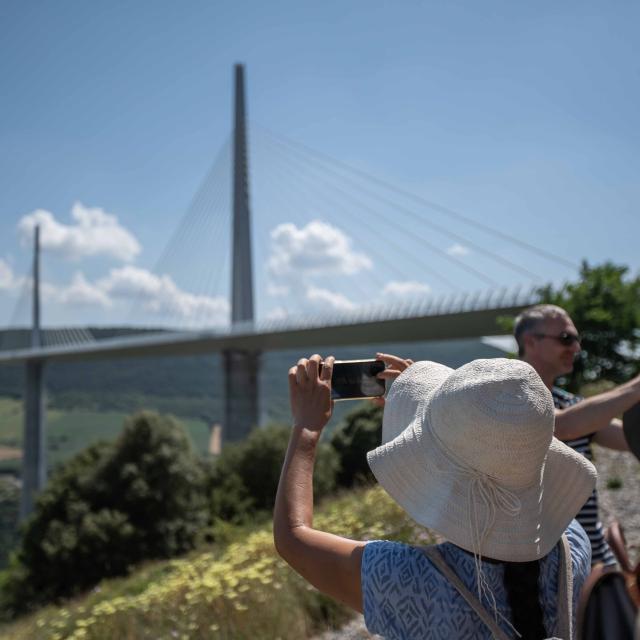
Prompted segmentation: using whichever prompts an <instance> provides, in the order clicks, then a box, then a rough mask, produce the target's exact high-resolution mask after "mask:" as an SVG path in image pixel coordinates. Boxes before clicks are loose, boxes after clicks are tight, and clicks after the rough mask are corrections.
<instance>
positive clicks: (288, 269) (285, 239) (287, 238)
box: [267, 220, 373, 278]
mask: <svg viewBox="0 0 640 640" xmlns="http://www.w3.org/2000/svg"><path fill="white" fill-rule="evenodd" d="M372 266H373V264H372V262H371V260H370V259H369V257H368V256H366V255H364V254H363V253H358V252H356V251H354V250H353V249H352V247H351V238H349V237H348V236H347V235H346V234H344V233H343V232H342V231H341V230H340V229H338V228H337V227H333V226H331V225H329V224H327V223H325V222H321V221H320V220H313V221H312V222H310V223H309V224H307V225H306V226H305V227H300V228H298V227H296V225H295V224H293V223H292V222H287V223H284V224H280V225H278V226H277V227H275V229H273V230H272V231H271V255H270V256H269V259H268V261H267V267H268V269H269V271H270V273H271V274H272V275H274V276H277V277H281V278H291V277H293V278H300V277H304V276H308V275H323V274H325V275H326V274H342V275H352V274H355V273H358V272H359V271H362V270H363V269H371V268H372Z"/></svg>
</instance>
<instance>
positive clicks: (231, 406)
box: [222, 349, 261, 443]
mask: <svg viewBox="0 0 640 640" xmlns="http://www.w3.org/2000/svg"><path fill="white" fill-rule="evenodd" d="M260 355H261V354H260V352H259V351H245V350H240V349H227V350H225V351H223V354H222V357H223V360H224V374H225V404H224V423H223V427H222V441H223V443H226V442H234V441H238V440H243V439H244V438H246V437H247V436H248V435H249V433H250V432H251V430H252V429H254V428H255V427H257V426H258V420H259V407H258V371H259V367H260Z"/></svg>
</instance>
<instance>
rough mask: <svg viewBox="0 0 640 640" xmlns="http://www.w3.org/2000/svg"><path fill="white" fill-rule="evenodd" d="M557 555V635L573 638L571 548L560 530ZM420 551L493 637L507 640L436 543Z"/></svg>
mask: <svg viewBox="0 0 640 640" xmlns="http://www.w3.org/2000/svg"><path fill="white" fill-rule="evenodd" d="M559 547H560V558H559V560H560V561H559V563H558V613H557V618H558V631H559V634H560V635H559V636H558V637H559V638H563V639H565V640H571V638H573V569H572V566H571V548H570V547H569V541H568V540H567V536H566V535H565V534H562V538H561V539H560V543H559ZM421 550H422V552H423V553H424V554H425V555H426V556H427V558H429V560H431V562H432V563H433V564H434V565H435V567H436V568H437V569H438V570H439V571H440V573H441V574H442V575H443V576H444V577H445V578H446V579H447V580H448V581H449V583H450V584H451V586H453V587H455V589H456V590H457V591H458V593H459V594H460V595H461V596H462V597H463V598H464V599H465V600H466V602H467V604H468V605H469V606H470V607H471V608H472V609H473V610H474V611H475V612H476V613H477V614H478V616H479V618H480V619H481V620H482V622H484V624H485V625H486V626H487V627H488V628H489V630H490V631H491V633H492V634H493V637H494V638H496V640H509V636H508V635H507V634H506V633H505V632H504V631H503V630H502V629H501V628H500V627H499V626H498V623H497V622H496V621H495V620H494V619H493V618H492V617H491V616H490V615H489V613H488V611H487V610H486V609H485V608H484V606H483V605H482V603H481V602H480V601H479V600H478V598H477V597H476V596H475V595H474V594H473V593H471V591H470V590H469V589H467V587H466V586H465V584H464V583H463V582H462V580H460V578H459V577H458V576H457V575H456V573H455V572H454V571H453V569H451V567H449V565H448V564H447V563H446V562H445V560H444V558H443V557H442V554H441V553H440V551H438V548H437V547H436V546H428V547H421Z"/></svg>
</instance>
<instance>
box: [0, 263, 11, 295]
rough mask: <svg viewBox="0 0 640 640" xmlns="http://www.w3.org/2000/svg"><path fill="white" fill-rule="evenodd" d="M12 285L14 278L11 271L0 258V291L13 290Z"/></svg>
mask: <svg viewBox="0 0 640 640" xmlns="http://www.w3.org/2000/svg"><path fill="white" fill-rule="evenodd" d="M14 285H15V277H14V275H13V269H12V268H11V267H10V266H9V265H8V264H7V263H6V262H5V261H4V260H3V259H2V258H0V290H1V289H13V287H14Z"/></svg>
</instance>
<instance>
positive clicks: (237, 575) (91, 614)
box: [0, 487, 431, 640]
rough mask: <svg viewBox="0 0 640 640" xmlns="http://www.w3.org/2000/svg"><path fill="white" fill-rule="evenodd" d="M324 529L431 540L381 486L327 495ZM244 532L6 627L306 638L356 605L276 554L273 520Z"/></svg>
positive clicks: (95, 635) (10, 632) (53, 636)
mask: <svg viewBox="0 0 640 640" xmlns="http://www.w3.org/2000/svg"><path fill="white" fill-rule="evenodd" d="M315 524H316V526H317V527H318V528H320V529H325V530H328V531H332V532H335V533H338V534H341V535H346V536H349V537H351V538H355V539H362V540H371V539H377V538H390V539H394V540H405V541H411V542H418V543H422V544H426V543H427V542H430V541H431V539H430V537H429V534H428V532H426V531H425V530H424V529H422V528H420V527H417V525H415V524H414V523H412V521H410V520H409V519H408V517H407V516H406V515H405V514H404V512H403V511H402V510H401V509H400V508H399V507H397V506H396V505H395V504H394V503H393V502H392V501H391V500H390V499H389V498H388V497H387V496H386V494H385V493H384V492H383V491H382V490H381V489H380V488H379V487H376V488H373V489H368V490H359V491H355V492H352V493H350V494H346V495H344V496H342V497H340V498H337V499H333V500H330V501H326V502H325V503H324V504H323V505H322V506H321V508H320V509H318V510H317V516H316V518H315ZM232 537H234V538H236V541H234V542H232V543H229V544H227V545H225V546H220V547H218V548H216V549H204V550H201V551H198V552H194V553H192V554H191V555H190V556H188V557H186V558H182V559H178V560H171V561H166V562H157V563H153V564H149V565H147V566H145V567H143V568H141V569H140V570H139V571H137V572H136V573H134V574H133V575H131V576H130V577H128V578H123V579H118V580H109V581H105V582H103V583H102V584H100V585H99V586H98V587H97V588H96V589H94V590H93V591H92V592H91V593H90V594H88V595H86V596H85V597H83V598H78V599H76V600H73V601H71V602H68V603H66V604H65V606H64V607H53V606H51V607H47V608H45V609H43V610H41V611H39V612H36V613H34V614H32V615H31V616H29V617H26V618H24V619H22V620H20V621H18V622H16V623H14V624H13V625H9V626H5V627H4V628H0V636H1V637H2V638H7V639H12V640H62V638H68V639H70V640H80V639H83V640H112V639H113V638H119V639H122V640H124V639H127V638H131V639H134V638H136V639H137V638H154V639H158V640H160V639H164V638H166V639H167V640H173V639H174V638H184V639H201V638H202V639H204V638H207V639H210V638H216V639H222V638H225V639H227V638H234V639H245V638H246V639H249V638H251V639H254V640H259V639H264V640H267V639H268V640H273V639H274V638H280V639H281V640H289V639H291V640H293V639H295V640H300V638H306V637H310V636H311V635H313V634H315V633H317V632H318V631H320V630H323V629H325V628H328V627H332V626H336V625H338V624H340V623H342V622H343V621H344V620H345V619H346V618H347V617H348V616H349V615H350V613H349V612H348V611H346V610H345V609H343V608H341V607H340V606H338V605H335V604H333V603H331V602H330V601H328V600H327V599H326V598H324V597H322V596H321V595H320V594H318V593H317V592H316V591H315V590H314V589H312V588H311V587H309V586H308V585H306V583H304V582H303V581H302V580H301V579H300V578H299V577H298V576H296V575H295V574H294V573H293V572H292V571H291V570H290V569H289V568H288V567H287V566H286V565H285V564H284V563H283V562H282V561H281V560H280V559H279V558H278V557H277V555H276V553H275V550H274V548H273V542H272V535H271V529H270V525H264V526H261V527H257V528H255V529H254V530H253V531H250V532H246V531H240V530H238V531H236V532H235V534H232Z"/></svg>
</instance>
